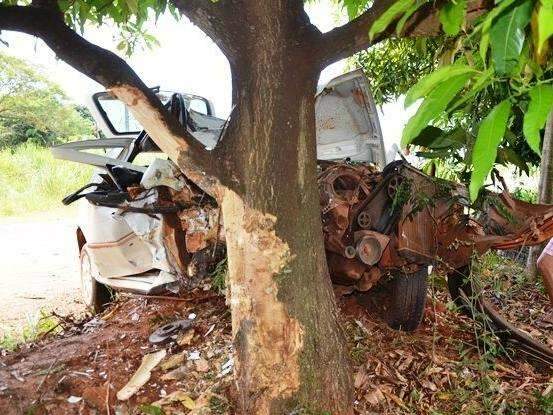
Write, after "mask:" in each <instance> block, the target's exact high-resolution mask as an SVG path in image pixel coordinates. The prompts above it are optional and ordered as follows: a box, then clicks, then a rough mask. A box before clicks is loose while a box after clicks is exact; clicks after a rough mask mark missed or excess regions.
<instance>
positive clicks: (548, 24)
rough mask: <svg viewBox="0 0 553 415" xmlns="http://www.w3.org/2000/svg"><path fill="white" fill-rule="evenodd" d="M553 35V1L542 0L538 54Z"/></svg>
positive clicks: (539, 18)
mask: <svg viewBox="0 0 553 415" xmlns="http://www.w3.org/2000/svg"><path fill="white" fill-rule="evenodd" d="M552 35H553V1H552V0H542V2H541V6H540V9H539V11H538V54H541V52H542V49H543V45H544V44H545V42H546V41H547V39H549V38H550V37H551V36H552Z"/></svg>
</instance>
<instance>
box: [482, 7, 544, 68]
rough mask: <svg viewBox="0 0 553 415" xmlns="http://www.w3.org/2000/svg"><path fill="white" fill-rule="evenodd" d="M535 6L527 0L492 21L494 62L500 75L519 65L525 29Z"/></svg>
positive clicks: (491, 35)
mask: <svg viewBox="0 0 553 415" xmlns="http://www.w3.org/2000/svg"><path fill="white" fill-rule="evenodd" d="M533 6H534V4H533V1H532V0H525V1H524V2H522V3H520V4H518V5H516V6H514V7H512V8H510V9H507V10H506V11H505V12H504V13H502V14H500V15H499V16H498V17H497V20H495V21H494V22H493V23H492V27H491V28H490V43H491V49H492V62H493V64H494V68H495V72H496V73H497V74H498V75H508V74H510V73H511V72H512V70H513V69H514V68H515V67H516V66H517V63H518V59H519V56H520V52H521V51H522V46H523V45H524V39H525V36H526V35H525V32H524V29H525V28H526V26H527V25H528V23H529V22H530V17H531V15H532V8H533Z"/></svg>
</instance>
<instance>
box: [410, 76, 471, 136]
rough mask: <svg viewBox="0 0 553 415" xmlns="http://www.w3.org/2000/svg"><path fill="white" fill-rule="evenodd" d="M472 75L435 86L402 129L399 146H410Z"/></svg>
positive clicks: (448, 80) (455, 77)
mask: <svg viewBox="0 0 553 415" xmlns="http://www.w3.org/2000/svg"><path fill="white" fill-rule="evenodd" d="M473 75H474V72H469V73H462V74H460V75H457V76H454V77H450V78H449V79H447V82H442V83H440V84H439V85H438V86H436V87H435V88H434V89H433V90H432V91H431V92H430V93H429V94H428V96H427V97H426V99H425V100H424V101H423V103H422V104H421V106H420V107H419V109H418V110H417V113H416V114H415V115H414V116H412V117H411V119H409V121H408V122H407V125H406V126H405V128H404V129H403V136H402V138H401V145H402V146H403V147H405V146H407V145H408V144H411V142H412V141H413V139H414V138H415V137H417V136H418V135H419V134H420V132H421V131H422V130H423V128H424V127H426V126H427V125H428V124H429V123H430V121H432V120H434V119H435V118H437V117H438V116H439V115H440V114H441V113H442V112H443V111H444V110H445V109H446V107H447V104H449V102H450V101H451V100H452V99H453V98H454V97H455V96H456V95H457V94H458V93H459V91H460V90H461V89H463V87H464V86H465V83H466V82H467V81H468V80H469V79H470V78H471V77H472V76H473Z"/></svg>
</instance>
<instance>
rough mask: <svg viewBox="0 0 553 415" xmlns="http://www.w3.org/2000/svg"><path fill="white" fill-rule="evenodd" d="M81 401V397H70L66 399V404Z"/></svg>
mask: <svg viewBox="0 0 553 415" xmlns="http://www.w3.org/2000/svg"><path fill="white" fill-rule="evenodd" d="M82 400H83V398H82V397H81V396H73V395H71V396H70V397H69V398H67V402H69V403H79V402H81V401H82Z"/></svg>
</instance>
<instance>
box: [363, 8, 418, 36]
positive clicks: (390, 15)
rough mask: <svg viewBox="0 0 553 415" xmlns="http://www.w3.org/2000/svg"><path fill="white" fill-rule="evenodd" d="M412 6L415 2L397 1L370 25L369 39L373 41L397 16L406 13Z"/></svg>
mask: <svg viewBox="0 0 553 415" xmlns="http://www.w3.org/2000/svg"><path fill="white" fill-rule="evenodd" d="M413 4H415V0H397V1H396V2H395V3H394V4H392V5H391V6H390V7H388V9H386V11H384V13H382V14H381V15H380V17H379V18H378V19H376V20H375V22H374V23H373V24H372V26H371V28H370V29H369V38H370V39H374V37H375V36H376V35H377V34H379V33H380V32H382V31H383V30H384V29H386V28H387V27H388V26H390V23H392V21H393V20H394V19H395V18H396V17H398V15H400V14H403V13H405V12H407V11H408V10H409V9H410V8H411V6H413Z"/></svg>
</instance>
